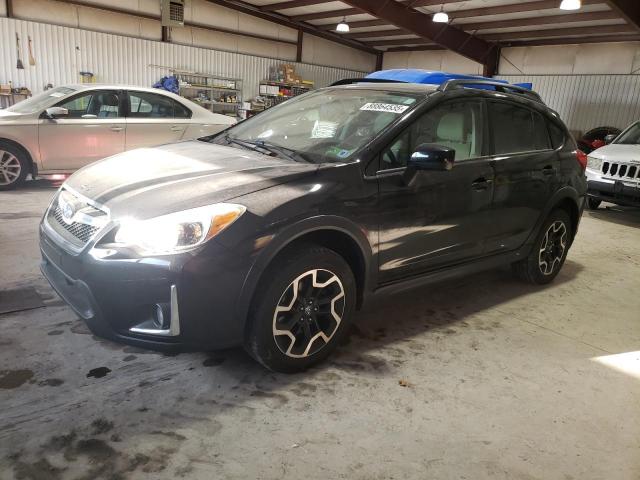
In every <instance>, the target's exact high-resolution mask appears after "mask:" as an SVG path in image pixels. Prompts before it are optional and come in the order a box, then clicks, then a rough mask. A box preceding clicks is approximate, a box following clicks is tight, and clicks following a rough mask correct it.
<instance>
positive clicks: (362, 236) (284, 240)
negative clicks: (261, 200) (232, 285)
mask: <svg viewBox="0 0 640 480" xmlns="http://www.w3.org/2000/svg"><path fill="white" fill-rule="evenodd" d="M327 230H330V231H335V232H340V233H342V234H345V235H347V236H348V237H349V238H350V239H351V240H353V241H354V242H355V243H356V244H357V246H358V248H359V249H360V252H361V253H362V258H363V260H364V269H365V274H364V282H365V284H364V286H363V287H364V288H363V292H365V294H367V292H369V291H370V289H371V286H372V285H375V278H374V277H375V273H376V271H375V269H374V268H372V264H373V261H372V257H373V254H372V250H371V245H370V243H369V241H368V239H367V235H366V232H365V231H363V229H362V228H361V227H360V226H359V225H357V224H356V223H354V222H352V221H350V220H348V219H346V218H344V217H340V216H337V215H317V216H313V217H309V218H304V219H301V220H299V221H297V222H294V223H292V224H290V225H287V226H286V227H284V228H283V229H282V230H280V231H278V232H277V233H276V234H274V235H273V236H272V237H271V238H270V240H269V242H268V244H267V245H266V246H264V247H263V248H262V250H261V251H260V252H259V254H258V256H257V258H256V260H255V262H254V263H253V265H252V267H251V269H250V270H249V272H248V274H247V277H246V279H245V282H244V285H243V287H242V291H241V293H240V297H239V298H238V303H237V308H236V318H237V321H238V322H242V323H243V324H244V322H246V319H247V315H248V313H249V307H250V305H251V301H252V299H253V296H254V294H255V291H256V288H257V286H258V283H259V281H260V278H261V276H262V274H263V273H264V271H265V270H266V268H267V267H268V266H269V265H270V264H271V262H272V261H273V259H274V258H275V257H276V256H277V255H278V254H279V253H281V252H282V251H283V250H284V249H285V248H286V247H288V246H289V245H291V244H293V243H294V242H295V241H296V240H299V239H301V238H302V237H304V236H305V235H308V234H310V233H313V232H319V231H327Z"/></svg>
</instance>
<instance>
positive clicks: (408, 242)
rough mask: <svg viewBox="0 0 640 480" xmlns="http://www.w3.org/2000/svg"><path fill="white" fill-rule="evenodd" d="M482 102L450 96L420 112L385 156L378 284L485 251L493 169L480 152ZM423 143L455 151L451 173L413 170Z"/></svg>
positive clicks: (381, 179) (380, 178) (382, 159)
mask: <svg viewBox="0 0 640 480" xmlns="http://www.w3.org/2000/svg"><path fill="white" fill-rule="evenodd" d="M482 117H483V105H482V103H481V102H479V101H474V100H471V101H469V100H467V101H450V102H445V103H443V104H440V105H439V106H436V107H435V108H433V109H432V110H430V111H428V112H427V113H425V114H424V115H422V116H421V117H420V118H419V119H418V120H417V121H416V122H414V124H413V125H412V126H411V127H409V128H408V129H407V130H405V132H403V133H402V134H401V135H400V136H399V137H397V138H396V140H394V141H393V142H392V143H391V145H389V146H388V148H386V149H385V150H383V152H382V153H381V155H380V165H379V171H378V173H377V178H378V185H379V223H380V226H379V235H378V242H379V244H378V256H379V276H380V281H381V283H386V282H389V281H394V280H397V279H401V278H404V277H409V276H411V275H414V274H419V273H422V272H425V271H429V270H434V269H437V268H440V267H443V266H445V265H451V264H456V263H461V262H464V261H466V260H469V259H471V258H474V257H478V256H480V255H482V253H483V248H484V245H483V244H484V239H485V234H486V232H487V231H488V225H489V224H490V222H491V218H490V212H491V201H492V195H493V179H494V174H493V168H492V166H491V165H490V163H489V162H488V161H487V160H486V159H485V158H483V143H484V142H483V139H484V135H483V122H482ZM423 143H430V144H438V145H443V146H446V147H449V148H453V149H454V150H455V151H456V155H455V164H454V167H453V169H452V170H450V171H416V172H413V173H412V172H408V171H407V169H406V168H405V167H406V165H407V160H408V158H409V156H410V155H411V153H412V152H413V151H415V148H416V147H417V146H418V145H420V144H423Z"/></svg>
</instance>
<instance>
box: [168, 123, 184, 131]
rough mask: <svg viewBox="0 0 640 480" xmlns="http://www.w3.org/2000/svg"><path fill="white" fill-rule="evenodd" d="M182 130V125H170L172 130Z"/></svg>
mask: <svg viewBox="0 0 640 480" xmlns="http://www.w3.org/2000/svg"><path fill="white" fill-rule="evenodd" d="M183 130H184V127H183V126H180V125H171V131H172V132H182V131H183Z"/></svg>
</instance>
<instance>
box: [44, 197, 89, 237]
mask: <svg viewBox="0 0 640 480" xmlns="http://www.w3.org/2000/svg"><path fill="white" fill-rule="evenodd" d="M50 215H52V216H53V218H54V219H55V220H56V222H58V225H60V226H61V227H62V228H64V229H65V230H66V231H67V232H69V233H70V234H71V235H73V236H74V237H75V238H77V239H78V240H80V241H81V242H82V245H84V244H86V243H87V242H88V241H89V240H91V238H92V237H93V236H94V235H95V234H96V232H97V231H98V230H99V228H98V227H94V226H93V225H87V224H86V223H80V222H72V223H67V222H65V221H64V219H63V218H62V211H61V210H60V206H59V205H58V203H57V202H56V206H55V208H53V209H52V211H51V214H50Z"/></svg>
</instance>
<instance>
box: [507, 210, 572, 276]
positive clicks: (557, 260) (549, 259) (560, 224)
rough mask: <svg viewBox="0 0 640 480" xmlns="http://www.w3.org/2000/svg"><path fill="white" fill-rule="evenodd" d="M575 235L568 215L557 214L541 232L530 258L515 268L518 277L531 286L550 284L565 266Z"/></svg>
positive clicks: (515, 265)
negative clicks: (531, 284)
mask: <svg viewBox="0 0 640 480" xmlns="http://www.w3.org/2000/svg"><path fill="white" fill-rule="evenodd" d="M572 235H573V231H572V228H571V220H570V219H569V215H568V214H567V212H566V211H564V210H560V209H558V210H554V211H553V212H551V214H550V215H549V217H548V218H547V220H546V222H545V223H544V225H543V226H542V228H541V229H540V233H539V234H538V237H537V238H536V241H535V243H534V245H533V248H532V250H531V253H530V254H529V256H528V257H527V258H525V259H524V260H521V261H519V262H516V263H514V264H513V271H514V273H515V274H516V275H517V276H518V277H520V278H521V279H522V280H524V281H526V282H528V283H533V284H537V285H544V284H546V283H550V282H551V281H553V279H554V278H556V276H557V275H558V272H560V269H561V268H562V265H564V261H565V259H566V258H567V253H568V252H569V245H570V244H571V239H572Z"/></svg>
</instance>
